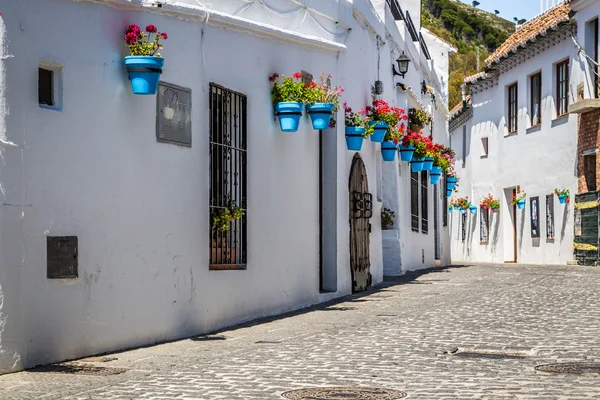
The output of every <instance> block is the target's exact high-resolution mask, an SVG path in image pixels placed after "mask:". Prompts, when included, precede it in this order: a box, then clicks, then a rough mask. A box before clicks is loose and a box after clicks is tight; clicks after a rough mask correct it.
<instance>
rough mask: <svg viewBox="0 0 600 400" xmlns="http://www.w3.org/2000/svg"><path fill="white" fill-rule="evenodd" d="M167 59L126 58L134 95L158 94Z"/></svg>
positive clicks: (151, 57) (150, 57) (152, 57)
mask: <svg viewBox="0 0 600 400" xmlns="http://www.w3.org/2000/svg"><path fill="white" fill-rule="evenodd" d="M164 64H165V59H164V58H162V57H154V56H128V57H125V66H127V72H128V73H129V80H131V88H132V89H133V94H142V95H148V94H156V89H158V81H159V80H160V74H161V73H162V68H163V65H164Z"/></svg>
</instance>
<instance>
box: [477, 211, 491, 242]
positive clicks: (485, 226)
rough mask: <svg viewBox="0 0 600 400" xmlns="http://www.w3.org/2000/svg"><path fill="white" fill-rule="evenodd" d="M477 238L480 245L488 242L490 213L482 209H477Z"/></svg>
mask: <svg viewBox="0 0 600 400" xmlns="http://www.w3.org/2000/svg"><path fill="white" fill-rule="evenodd" d="M479 216H480V219H479V236H480V241H481V243H487V242H488V241H489V240H490V211H489V210H488V209H486V208H484V207H479Z"/></svg>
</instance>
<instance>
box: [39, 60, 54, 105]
mask: <svg viewBox="0 0 600 400" xmlns="http://www.w3.org/2000/svg"><path fill="white" fill-rule="evenodd" d="M38 103H39V104H43V105H46V106H53V105H54V71H52V70H49V69H46V68H38Z"/></svg>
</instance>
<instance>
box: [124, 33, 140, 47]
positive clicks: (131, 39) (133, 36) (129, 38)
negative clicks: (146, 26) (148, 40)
mask: <svg viewBox="0 0 600 400" xmlns="http://www.w3.org/2000/svg"><path fill="white" fill-rule="evenodd" d="M125 41H126V42H127V44H135V42H137V33H135V32H129V33H128V34H127V35H125Z"/></svg>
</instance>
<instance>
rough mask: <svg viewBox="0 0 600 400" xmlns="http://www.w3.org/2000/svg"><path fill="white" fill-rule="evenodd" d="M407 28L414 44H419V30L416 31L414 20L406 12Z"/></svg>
mask: <svg viewBox="0 0 600 400" xmlns="http://www.w3.org/2000/svg"><path fill="white" fill-rule="evenodd" d="M406 26H407V28H408V33H410V37H411V39H412V41H413V42H418V41H419V37H418V36H417V30H416V29H415V24H413V22H412V19H411V18H410V13H409V12H408V11H407V12H406Z"/></svg>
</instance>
